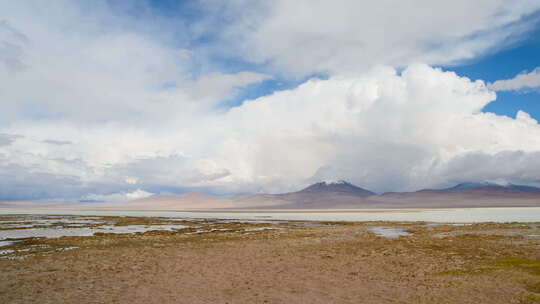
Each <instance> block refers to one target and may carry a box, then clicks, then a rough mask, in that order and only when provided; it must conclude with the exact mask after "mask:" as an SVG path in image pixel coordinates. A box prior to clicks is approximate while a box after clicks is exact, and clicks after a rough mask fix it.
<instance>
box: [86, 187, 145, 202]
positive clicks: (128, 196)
mask: <svg viewBox="0 0 540 304" xmlns="http://www.w3.org/2000/svg"><path fill="white" fill-rule="evenodd" d="M153 194H154V193H150V192H146V191H144V190H141V189H137V190H135V191H133V192H127V193H126V192H119V193H112V194H88V195H86V196H85V197H84V198H83V199H82V200H87V201H104V202H122V201H128V200H134V199H141V198H145V197H149V196H151V195H153Z"/></svg>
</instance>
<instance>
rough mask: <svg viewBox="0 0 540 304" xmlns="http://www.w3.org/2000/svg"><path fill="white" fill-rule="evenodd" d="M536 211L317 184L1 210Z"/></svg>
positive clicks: (480, 187)
mask: <svg viewBox="0 0 540 304" xmlns="http://www.w3.org/2000/svg"><path fill="white" fill-rule="evenodd" d="M530 206H535V207H540V188H537V187H531V186H524V185H514V184H506V185H500V184H495V183H489V182H467V183H460V184H457V185H455V186H453V187H449V188H443V189H424V190H419V191H415V192H389V193H384V194H375V193H373V192H371V191H369V190H366V189H363V188H360V187H358V186H355V185H353V184H351V183H349V182H347V181H337V182H328V181H326V182H318V183H315V184H312V185H310V186H308V187H306V188H304V189H302V190H299V191H296V192H289V193H281V194H244V195H238V196H235V197H233V198H221V197H216V196H212V195H209V194H204V193H185V194H178V195H177V194H170V195H153V196H150V197H147V198H144V199H138V200H133V201H128V202H118V203H103V202H92V203H89V202H86V203H62V202H57V203H55V202H0V208H60V209H61V208H68V209H72V208H88V209H96V208H103V209H119V210H195V209H226V208H241V209H377V208H388V209H401V208H472V207H530Z"/></svg>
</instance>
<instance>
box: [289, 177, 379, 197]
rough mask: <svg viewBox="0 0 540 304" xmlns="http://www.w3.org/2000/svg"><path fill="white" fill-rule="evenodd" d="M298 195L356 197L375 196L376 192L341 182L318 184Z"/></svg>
mask: <svg viewBox="0 0 540 304" xmlns="http://www.w3.org/2000/svg"><path fill="white" fill-rule="evenodd" d="M296 193H339V194H347V195H354V196H370V195H375V193H374V192H371V191H369V190H366V189H362V188H360V187H358V186H355V185H353V184H351V183H348V182H346V181H344V180H340V181H337V182H320V183H316V184H313V185H311V186H308V187H307V188H304V189H302V190H300V191H298V192H296Z"/></svg>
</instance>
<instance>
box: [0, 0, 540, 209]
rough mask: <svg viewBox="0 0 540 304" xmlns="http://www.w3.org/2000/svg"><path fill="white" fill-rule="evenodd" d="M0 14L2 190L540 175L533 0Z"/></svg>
mask: <svg viewBox="0 0 540 304" xmlns="http://www.w3.org/2000/svg"><path fill="white" fill-rule="evenodd" d="M418 7H422V8H423V9H418ZM0 11H1V12H2V15H1V16H0V83H2V90H0V102H1V106H2V111H1V112H0V200H6V199H16V200H25V199H44V200H56V199H58V200H122V199H132V198H140V197H144V196H147V195H152V194H155V193H169V192H172V193H183V192H188V191H204V192H209V193H213V194H219V195H234V194H236V193H250V192H271V193H278V192H286V191H294V190H297V189H299V188H302V187H305V186H307V185H308V184H310V183H314V182H318V181H321V180H348V181H349V182H352V183H354V184H357V185H359V186H362V187H365V188H368V189H370V190H373V191H377V192H384V191H414V190H418V189H423V188H438V187H448V186H452V185H455V184H457V183H460V182H470V181H490V182H499V183H508V182H512V183H516V184H527V185H537V186H540V125H539V124H538V122H537V121H535V119H536V120H540V106H539V102H540V93H539V92H540V69H539V67H540V52H539V51H540V23H539V22H540V3H539V2H538V1H536V0H516V1H515V2H514V1H513V2H508V1H505V0H492V1H470V0H454V1H431V0H414V5H411V4H410V2H396V1H393V0H381V1H376V2H374V1H358V0H339V1H311V0H295V1H288V0H271V1H266V0H264V1H263V0H253V1H246V0H235V1H227V2H223V1H218V0H189V1H188V0H186V1H176V0H167V1H158V0H136V1H121V2H119V1H110V0H97V1H93V2H92V3H91V4H89V3H88V2H84V1H71V0H58V1H54V2H52V3H47V4H43V2H42V1H39V0H28V1H4V2H0ZM453 73H455V74H453ZM476 80H481V81H482V82H475V81H476ZM495 95H496V96H497V99H496V100H495V101H493V100H494V98H495ZM482 111H484V112H491V113H493V114H485V113H482ZM500 164H505V165H504V166H503V165H500Z"/></svg>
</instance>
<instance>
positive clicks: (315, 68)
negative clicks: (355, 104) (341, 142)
mask: <svg viewBox="0 0 540 304" xmlns="http://www.w3.org/2000/svg"><path fill="white" fill-rule="evenodd" d="M205 2H207V3H208V2H209V3H211V4H212V5H211V6H210V9H211V10H212V11H213V12H214V14H215V15H216V16H217V17H216V18H213V19H211V22H214V23H217V24H218V25H221V26H217V27H218V28H220V29H221V28H223V29H224V30H223V31H224V33H222V36H223V37H226V40H225V41H226V42H227V40H229V41H233V43H232V44H233V48H235V47H238V48H239V49H240V51H241V52H243V54H244V55H245V56H246V57H247V58H249V59H251V60H253V61H255V62H270V63H271V64H273V65H274V66H275V67H276V71H280V72H283V71H286V73H295V74H299V75H305V74H308V75H309V74H310V73H318V72H323V73H324V72H327V73H336V72H338V73H344V72H348V73H355V72H357V71H359V70H366V69H367V68H369V67H372V66H374V65H379V64H386V65H392V66H406V65H408V64H411V63H413V62H425V63H428V64H438V65H440V64H452V63H456V62H460V61H463V60H468V59H472V58H475V57H476V56H478V55H480V54H483V53H484V52H486V51H489V50H492V49H493V48H500V47H503V46H505V45H507V44H508V43H511V42H512V41H515V40H516V39H519V36H520V35H521V34H523V33H524V32H526V31H527V30H528V29H529V28H530V27H531V26H533V25H534V20H524V18H525V17H526V16H529V15H530V14H533V13H534V12H535V11H537V10H538V9H540V3H539V2H538V1H534V0H519V1H512V2H511V3H510V2H508V1H504V0H495V1H493V0H488V1H468V0H457V1H430V0H417V1H413V2H408V1H392V0H382V1H357V0H339V1H311V0H298V1H288V0H275V1H245V0H236V1H228V2H227V3H226V4H224V3H221V2H220V1H205ZM209 22H210V21H209ZM220 22H221V23H220ZM238 48H236V49H238Z"/></svg>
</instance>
